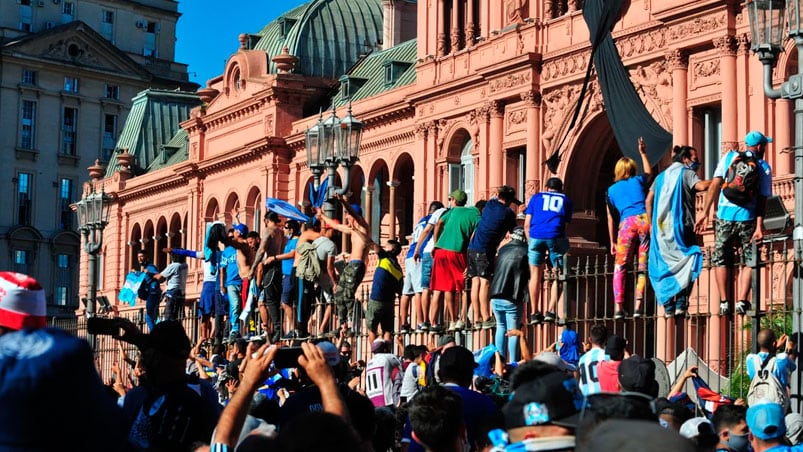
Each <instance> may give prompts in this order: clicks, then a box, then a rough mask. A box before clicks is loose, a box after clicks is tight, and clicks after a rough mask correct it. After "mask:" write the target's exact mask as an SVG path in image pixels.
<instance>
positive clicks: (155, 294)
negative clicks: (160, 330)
mask: <svg viewBox="0 0 803 452" xmlns="http://www.w3.org/2000/svg"><path fill="white" fill-rule="evenodd" d="M137 265H138V267H139V269H138V270H134V271H140V272H143V273H145V279H144V280H143V281H142V283H141V284H140V286H139V290H138V291H137V296H138V297H139V298H141V299H142V300H143V301H145V324H146V325H148V331H150V330H152V329H153V327H154V326H156V322H158V321H159V303H161V300H162V286H161V285H160V284H159V281H156V280H154V279H153V276H154V275H156V274H158V273H159V269H157V268H156V266H155V265H153V264H152V263H151V262H150V261H148V256H147V255H146V254H145V250H139V251H138V252H137Z"/></svg>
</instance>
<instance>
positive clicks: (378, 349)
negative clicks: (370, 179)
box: [371, 339, 390, 353]
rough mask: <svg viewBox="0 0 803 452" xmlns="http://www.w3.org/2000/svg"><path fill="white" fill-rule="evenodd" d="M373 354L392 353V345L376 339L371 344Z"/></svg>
mask: <svg viewBox="0 0 803 452" xmlns="http://www.w3.org/2000/svg"><path fill="white" fill-rule="evenodd" d="M371 353H390V343H389V342H388V341H386V340H384V339H374V342H372V343H371Z"/></svg>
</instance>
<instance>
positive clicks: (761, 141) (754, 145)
mask: <svg viewBox="0 0 803 452" xmlns="http://www.w3.org/2000/svg"><path fill="white" fill-rule="evenodd" d="M769 143H772V138H770V137H768V136H766V135H764V134H763V133H761V132H759V131H758V130H753V131H750V132H747V135H745V136H744V147H745V149H747V150H750V151H753V152H755V153H757V154H758V157H759V158H764V152H765V151H766V150H767V144H769Z"/></svg>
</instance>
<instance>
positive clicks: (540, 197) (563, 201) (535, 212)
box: [524, 191, 574, 239]
mask: <svg viewBox="0 0 803 452" xmlns="http://www.w3.org/2000/svg"><path fill="white" fill-rule="evenodd" d="M573 210H574V207H573V205H572V200H571V199H569V197H568V196H566V195H565V194H563V193H559V192H556V191H542V192H540V193H536V194H534V195H533V196H532V198H530V202H529V203H527V209H526V210H525V211H524V213H525V215H530V216H531V218H530V238H531V239H556V238H559V237H565V236H566V223H568V222H570V221H572V211H573Z"/></svg>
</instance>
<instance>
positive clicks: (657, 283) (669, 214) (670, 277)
mask: <svg viewBox="0 0 803 452" xmlns="http://www.w3.org/2000/svg"><path fill="white" fill-rule="evenodd" d="M683 171H684V167H683V165H679V164H675V165H672V166H670V167H669V168H667V170H666V171H664V172H663V173H661V174H659V175H658V176H657V177H656V178H655V202H654V203H653V218H652V226H651V229H650V234H651V236H652V240H651V241H650V243H651V246H652V249H650V257H649V265H648V272H647V273H648V274H649V276H650V283H651V284H652V288H653V290H654V291H655V298H657V299H658V303H660V304H666V302H667V301H669V300H670V299H671V298H672V297H674V296H675V295H677V294H678V293H679V292H680V291H681V290H683V289H685V288H686V287H689V285H691V284H692V282H694V280H696V279H697V277H698V276H700V272H701V271H702V268H703V251H702V250H701V249H700V247H699V246H697V245H696V244H694V243H684V242H685V241H684V234H683V181H682V179H681V178H682V177H683Z"/></svg>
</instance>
